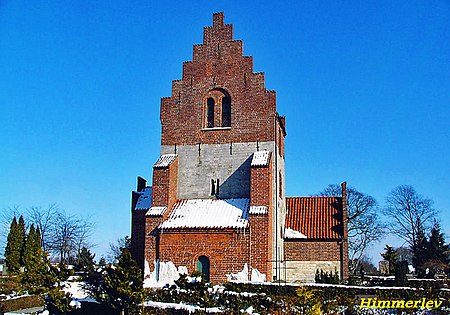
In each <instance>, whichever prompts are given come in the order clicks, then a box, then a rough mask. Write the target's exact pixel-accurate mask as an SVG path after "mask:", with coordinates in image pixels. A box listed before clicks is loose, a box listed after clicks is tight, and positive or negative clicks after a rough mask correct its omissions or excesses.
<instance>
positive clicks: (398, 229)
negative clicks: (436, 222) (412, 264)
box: [383, 185, 437, 247]
mask: <svg viewBox="0 0 450 315" xmlns="http://www.w3.org/2000/svg"><path fill="white" fill-rule="evenodd" d="M383 213H384V214H385V215H386V216H388V217H389V218H390V219H392V223H391V225H390V226H389V231H390V232H392V233H393V234H395V235H397V236H398V237H399V238H401V239H403V240H404V241H406V242H407V243H408V245H409V246H410V247H412V246H413V245H414V244H416V242H417V235H418V231H419V229H420V228H421V226H422V227H423V228H424V229H425V230H428V229H429V228H431V226H430V224H431V222H432V219H433V218H435V217H436V215H437V211H436V210H435V209H434V208H433V201H432V200H431V199H429V198H426V197H423V196H421V195H419V194H418V193H417V192H416V190H415V189H414V187H412V186H410V185H402V186H398V187H396V188H394V189H393V190H392V191H391V192H390V193H389V195H388V196H387V197H386V207H385V208H384V209H383Z"/></svg>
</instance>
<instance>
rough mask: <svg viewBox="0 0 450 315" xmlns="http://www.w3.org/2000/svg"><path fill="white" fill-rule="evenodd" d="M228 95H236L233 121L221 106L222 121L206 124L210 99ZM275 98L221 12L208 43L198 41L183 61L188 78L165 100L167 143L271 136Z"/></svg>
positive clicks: (206, 32)
mask: <svg viewBox="0 0 450 315" xmlns="http://www.w3.org/2000/svg"><path fill="white" fill-rule="evenodd" d="M223 97H226V98H229V99H230V100H231V121H227V123H226V124H224V123H223V121H222V119H223V118H222V117H221V115H222V112H221V110H217V111H216V112H215V113H214V115H215V117H214V121H215V122H216V125H214V123H212V124H213V125H214V127H213V128H211V126H207V125H205V122H206V121H207V117H206V115H207V100H208V98H212V99H214V100H216V101H219V100H221V99H222V98H223ZM275 98H276V96H275V92H274V91H268V90H266V88H265V84H264V74H263V73H254V72H253V58H252V57H250V56H244V55H243V43H242V41H241V40H234V39H233V26H232V25H231V24H224V15H223V13H215V14H214V15H213V25H212V26H207V27H205V28H204V35H203V43H202V44H198V45H194V49H193V57H192V61H188V62H184V63H183V73H182V79H181V80H175V81H172V96H171V97H166V98H162V99H161V114H160V115H161V116H160V119H161V124H162V135H161V144H162V145H175V144H177V145H183V144H184V145H189V144H190V145H192V144H198V143H230V142H253V141H255V140H256V139H258V140H259V141H271V140H273V134H274V131H275V119H276V108H275V107H276V99H275ZM217 105H219V104H218V103H216V106H217Z"/></svg>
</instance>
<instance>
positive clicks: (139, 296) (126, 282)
mask: <svg viewBox="0 0 450 315" xmlns="http://www.w3.org/2000/svg"><path fill="white" fill-rule="evenodd" d="M85 281H86V289H88V290H89V291H90V292H91V294H92V295H93V296H94V297H95V298H96V299H97V301H101V302H103V303H105V304H107V305H110V306H111V307H112V308H114V309H117V310H121V311H124V312H125V314H138V313H139V309H140V304H142V303H143V301H144V291H143V288H142V272H141V270H140V268H139V267H138V265H137V263H136V261H134V260H133V258H132V256H131V253H130V251H129V249H127V248H122V253H121V254H120V256H119V257H118V262H117V263H116V264H114V265H113V266H106V267H105V268H104V269H103V270H100V271H95V270H94V271H93V272H90V273H88V275H87V277H85Z"/></svg>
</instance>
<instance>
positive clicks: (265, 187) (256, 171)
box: [250, 159, 272, 206]
mask: <svg viewBox="0 0 450 315" xmlns="http://www.w3.org/2000/svg"><path fill="white" fill-rule="evenodd" d="M271 165H272V159H270V161H269V166H259V167H252V168H251V171H250V182H251V188H250V205H252V206H269V205H271V203H272V198H271V196H272V180H271V179H272V177H271V175H272V174H271V171H270V170H271V167H270V166H271Z"/></svg>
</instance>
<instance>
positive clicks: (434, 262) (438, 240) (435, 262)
mask: <svg viewBox="0 0 450 315" xmlns="http://www.w3.org/2000/svg"><path fill="white" fill-rule="evenodd" d="M427 245H428V246H427V252H428V261H427V262H425V264H424V266H423V267H424V268H427V269H428V270H429V274H428V276H429V277H433V276H434V275H435V274H436V273H439V272H445V271H448V270H449V269H450V268H449V263H450V257H449V255H450V252H449V245H448V244H445V240H444V234H443V233H442V232H441V227H440V225H439V223H438V222H437V221H435V222H434V225H433V228H432V229H431V232H430V238H429V241H428V244H427Z"/></svg>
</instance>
